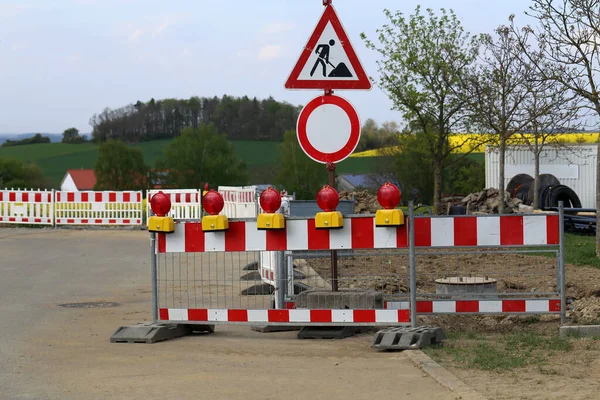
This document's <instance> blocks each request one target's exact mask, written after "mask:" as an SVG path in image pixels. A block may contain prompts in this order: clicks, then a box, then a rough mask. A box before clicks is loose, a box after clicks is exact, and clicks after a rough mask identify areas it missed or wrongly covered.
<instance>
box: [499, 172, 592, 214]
mask: <svg viewBox="0 0 600 400" xmlns="http://www.w3.org/2000/svg"><path fill="white" fill-rule="evenodd" d="M534 181H535V179H533V177H531V176H530V175H527V174H518V175H515V176H514V177H513V178H512V179H511V180H510V182H508V185H507V186H506V191H507V192H509V193H510V195H511V197H513V198H515V197H516V198H517V199H520V200H521V201H522V202H523V204H525V205H528V206H530V205H532V204H533V197H534V191H535V185H534ZM559 201H562V202H563V204H564V207H565V208H581V200H579V196H577V193H575V192H574V191H573V189H571V188H570V187H568V186H565V185H561V184H560V181H559V180H558V179H557V178H556V177H555V176H554V175H552V174H540V176H539V177H538V208H540V209H542V210H549V209H553V208H556V207H558V202H559Z"/></svg>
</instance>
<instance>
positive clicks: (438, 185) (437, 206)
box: [433, 161, 442, 215]
mask: <svg viewBox="0 0 600 400" xmlns="http://www.w3.org/2000/svg"><path fill="white" fill-rule="evenodd" d="M441 210H442V165H441V163H440V162H439V161H434V162H433V214H434V215H438V214H440V212H441Z"/></svg>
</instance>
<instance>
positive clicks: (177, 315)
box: [159, 308, 410, 325]
mask: <svg viewBox="0 0 600 400" xmlns="http://www.w3.org/2000/svg"><path fill="white" fill-rule="evenodd" d="M159 319H160V320H161V321H171V322H181V321H188V322H196V323H198V322H206V323H210V324H218V323H251V324H256V323H265V324H268V323H277V324H312V325H320V324H322V325H328V324H334V325H344V324H352V325H357V324H371V325H386V324H399V323H400V324H403V323H409V322H410V314H409V312H408V310H349V309H343V310H335V309H333V310H321V309H313V310H309V309H302V310H300V309H298V310H295V309H294V310H286V309H284V310H233V309H185V308H161V309H159Z"/></svg>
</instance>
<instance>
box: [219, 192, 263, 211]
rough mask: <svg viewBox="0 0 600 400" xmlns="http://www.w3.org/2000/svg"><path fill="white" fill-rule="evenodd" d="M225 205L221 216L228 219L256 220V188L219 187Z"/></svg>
mask: <svg viewBox="0 0 600 400" xmlns="http://www.w3.org/2000/svg"><path fill="white" fill-rule="evenodd" d="M217 191H218V192H219V193H220V194H221V196H223V201H224V203H225V205H224V207H223V210H221V212H220V214H221V215H226V216H227V217H228V218H256V210H257V204H258V203H257V201H256V186H219V187H218V188H217Z"/></svg>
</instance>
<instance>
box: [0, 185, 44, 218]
mask: <svg viewBox="0 0 600 400" xmlns="http://www.w3.org/2000/svg"><path fill="white" fill-rule="evenodd" d="M0 223H3V224H32V225H53V224H54V191H40V190H33V189H31V190H21V189H4V190H0Z"/></svg>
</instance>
